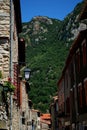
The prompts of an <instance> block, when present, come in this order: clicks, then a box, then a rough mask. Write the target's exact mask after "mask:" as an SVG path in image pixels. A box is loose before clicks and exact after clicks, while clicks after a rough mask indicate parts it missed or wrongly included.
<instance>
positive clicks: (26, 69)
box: [24, 68, 31, 80]
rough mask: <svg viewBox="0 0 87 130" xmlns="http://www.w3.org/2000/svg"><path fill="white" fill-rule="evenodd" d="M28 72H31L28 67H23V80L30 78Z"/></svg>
mask: <svg viewBox="0 0 87 130" xmlns="http://www.w3.org/2000/svg"><path fill="white" fill-rule="evenodd" d="M30 72H31V70H30V69H28V68H25V70H24V74H25V80H29V78H30Z"/></svg>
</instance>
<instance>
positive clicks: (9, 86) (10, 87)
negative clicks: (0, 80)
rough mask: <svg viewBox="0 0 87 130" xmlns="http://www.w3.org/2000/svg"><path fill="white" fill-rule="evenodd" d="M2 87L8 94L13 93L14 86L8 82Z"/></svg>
mask: <svg viewBox="0 0 87 130" xmlns="http://www.w3.org/2000/svg"><path fill="white" fill-rule="evenodd" d="M3 87H4V88H5V89H7V91H8V92H14V90H15V86H14V85H13V84H12V83H11V82H10V81H5V83H4V85H3Z"/></svg>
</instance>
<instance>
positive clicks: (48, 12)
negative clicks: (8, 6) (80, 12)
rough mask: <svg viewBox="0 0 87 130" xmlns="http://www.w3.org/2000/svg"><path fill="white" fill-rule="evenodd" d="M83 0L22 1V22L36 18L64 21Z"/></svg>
mask: <svg viewBox="0 0 87 130" xmlns="http://www.w3.org/2000/svg"><path fill="white" fill-rule="evenodd" d="M82 1H83V0H20V2H21V17H22V22H29V21H30V20H31V19H32V18H33V17H35V16H47V17H49V18H55V19H59V20H63V19H64V18H65V17H66V16H67V15H68V14H69V13H70V12H72V11H73V9H74V8H75V6H76V5H77V4H78V3H79V2H82Z"/></svg>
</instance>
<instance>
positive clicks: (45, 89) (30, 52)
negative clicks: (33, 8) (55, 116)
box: [20, 3, 86, 112]
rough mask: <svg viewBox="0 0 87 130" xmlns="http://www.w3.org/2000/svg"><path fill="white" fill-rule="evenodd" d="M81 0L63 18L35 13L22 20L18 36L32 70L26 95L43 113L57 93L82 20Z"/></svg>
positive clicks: (81, 26) (82, 24)
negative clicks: (25, 21)
mask: <svg viewBox="0 0 87 130" xmlns="http://www.w3.org/2000/svg"><path fill="white" fill-rule="evenodd" d="M82 4H83V3H79V4H78V5H77V6H76V7H75V9H74V10H73V11H72V12H71V13H70V14H69V15H67V16H66V17H65V19H64V20H63V21H60V20H57V19H52V18H48V17H42V16H36V17H34V18H32V20H31V21H30V22H28V23H23V33H22V34H21V35H20V36H22V37H24V38H25V41H26V62H28V66H29V68H30V69H31V70H32V72H31V78H30V81H29V82H30V88H31V91H30V92H29V98H30V99H31V100H32V102H33V106H34V108H35V109H39V110H41V111H42V112H46V111H47V110H48V109H49V104H50V101H51V99H52V96H54V95H55V94H56V92H57V81H58V79H59V78H60V76H61V72H62V69H63V67H64V63H65V60H66V58H67V54H68V52H69V48H70V46H71V44H72V43H73V40H74V39H75V38H76V36H77V35H78V33H79V31H80V30H81V29H82V28H86V24H85V23H80V22H79V21H78V16H79V13H80V11H81V8H82Z"/></svg>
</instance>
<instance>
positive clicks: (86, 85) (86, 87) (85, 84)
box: [84, 78, 87, 106]
mask: <svg viewBox="0 0 87 130" xmlns="http://www.w3.org/2000/svg"><path fill="white" fill-rule="evenodd" d="M84 89H85V101H86V106H87V78H86V79H85V80H84Z"/></svg>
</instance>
